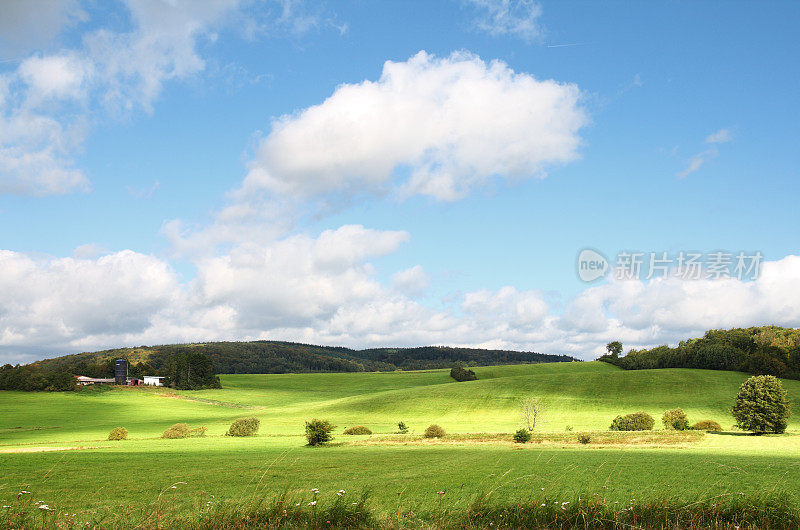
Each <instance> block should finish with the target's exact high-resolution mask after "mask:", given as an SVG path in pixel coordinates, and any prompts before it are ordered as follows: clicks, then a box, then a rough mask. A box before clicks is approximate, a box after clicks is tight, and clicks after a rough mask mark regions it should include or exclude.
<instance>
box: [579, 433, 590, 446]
mask: <svg viewBox="0 0 800 530" xmlns="http://www.w3.org/2000/svg"><path fill="white" fill-rule="evenodd" d="M591 441H592V437H591V436H589V435H588V434H586V433H582V434H579V435H578V442H579V443H582V444H584V445H586V444H588V443H590V442H591Z"/></svg>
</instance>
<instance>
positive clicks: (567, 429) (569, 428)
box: [564, 425, 572, 432]
mask: <svg viewBox="0 0 800 530" xmlns="http://www.w3.org/2000/svg"><path fill="white" fill-rule="evenodd" d="M564 430H565V431H567V432H572V425H567V426H566V427H564Z"/></svg>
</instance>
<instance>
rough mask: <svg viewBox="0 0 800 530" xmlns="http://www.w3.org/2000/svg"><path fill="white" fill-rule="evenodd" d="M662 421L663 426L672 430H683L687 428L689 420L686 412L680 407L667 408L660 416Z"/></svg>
mask: <svg viewBox="0 0 800 530" xmlns="http://www.w3.org/2000/svg"><path fill="white" fill-rule="evenodd" d="M661 421H662V422H664V427H665V428H666V429H668V430H673V431H685V430H686V429H688V428H689V420H688V419H687V418H686V413H685V412H683V410H682V409H672V410H668V411H666V412H665V413H664V415H663V416H662V417H661Z"/></svg>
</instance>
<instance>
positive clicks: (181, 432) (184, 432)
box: [161, 423, 192, 439]
mask: <svg viewBox="0 0 800 530" xmlns="http://www.w3.org/2000/svg"><path fill="white" fill-rule="evenodd" d="M191 432H192V429H190V428H189V425H188V424H187V423H176V424H175V425H173V426H172V427H170V428H169V429H167V430H166V431H164V433H163V434H162V435H161V437H162V438H170V439H174V438H188V437H189V433H191Z"/></svg>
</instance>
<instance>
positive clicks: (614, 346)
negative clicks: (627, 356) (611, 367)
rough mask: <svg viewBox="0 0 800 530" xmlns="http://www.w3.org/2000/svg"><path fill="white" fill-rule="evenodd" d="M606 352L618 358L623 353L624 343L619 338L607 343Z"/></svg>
mask: <svg viewBox="0 0 800 530" xmlns="http://www.w3.org/2000/svg"><path fill="white" fill-rule="evenodd" d="M606 352H607V353H608V355H610V356H611V357H614V358H615V359H616V358H618V357H619V354H620V353H622V343H621V342H620V341H618V340H615V341H613V342H609V343H608V344H606Z"/></svg>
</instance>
